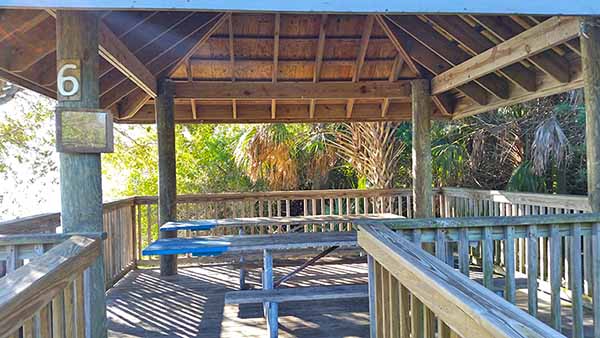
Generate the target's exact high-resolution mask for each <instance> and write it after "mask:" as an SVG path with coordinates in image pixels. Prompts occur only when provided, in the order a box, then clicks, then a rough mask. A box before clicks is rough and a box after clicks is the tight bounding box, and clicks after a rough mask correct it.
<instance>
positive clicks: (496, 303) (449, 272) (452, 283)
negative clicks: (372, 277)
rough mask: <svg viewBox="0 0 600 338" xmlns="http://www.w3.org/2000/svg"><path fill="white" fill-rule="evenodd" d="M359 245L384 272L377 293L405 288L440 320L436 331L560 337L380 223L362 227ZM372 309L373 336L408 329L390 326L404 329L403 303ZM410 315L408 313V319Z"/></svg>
mask: <svg viewBox="0 0 600 338" xmlns="http://www.w3.org/2000/svg"><path fill="white" fill-rule="evenodd" d="M358 243H359V245H360V246H361V247H362V248H363V249H364V250H365V251H366V252H367V253H368V254H369V255H370V256H371V257H372V258H373V259H374V260H375V261H376V262H377V264H379V265H380V266H381V267H383V269H385V271H384V277H383V278H384V279H383V281H381V285H382V286H383V288H382V289H380V291H379V292H384V293H386V292H387V293H386V294H387V295H391V294H394V295H398V293H399V292H400V293H402V292H403V290H399V289H400V288H405V289H407V290H408V292H410V293H411V294H412V295H413V296H414V297H416V298H417V299H418V300H419V301H420V302H421V303H422V304H423V305H425V306H426V307H427V308H428V309H429V310H430V311H432V312H433V313H434V314H435V316H437V317H438V319H440V320H441V321H442V322H443V324H444V325H438V327H439V328H440V330H441V329H442V328H444V327H446V326H447V327H448V328H449V329H451V330H453V331H454V332H456V333H458V335H459V336H461V337H465V338H470V337H473V338H479V337H530V338H532V337H539V338H552V337H557V338H558V337H564V336H563V335H562V334H560V333H559V332H557V331H555V330H553V329H551V328H550V327H548V326H547V325H545V324H543V323H542V322H540V321H538V320H537V319H535V318H534V317H532V316H529V315H527V314H526V313H524V312H523V311H522V310H520V309H519V308H517V307H516V306H514V305H512V304H510V303H508V302H507V301H505V300H504V299H502V298H500V297H498V296H497V295H495V294H494V293H493V292H491V291H490V290H487V289H486V288H485V287H483V286H481V285H479V284H477V283H476V282H474V281H472V280H470V279H469V278H467V277H466V276H464V275H461V274H460V273H458V272H457V271H455V270H454V269H453V268H452V267H450V266H448V265H446V264H444V263H443V261H441V260H438V259H436V258H435V257H433V256H431V255H430V254H428V253H427V252H425V251H424V250H422V249H421V248H420V247H417V246H416V245H414V244H413V243H411V242H409V241H408V240H405V239H403V238H402V237H401V236H399V235H398V234H396V233H394V232H393V231H392V230H390V229H388V228H387V227H385V226H383V225H381V224H375V225H373V224H361V225H360V226H359V231H358ZM386 276H387V277H390V279H389V280H386V279H385V278H386ZM379 278H381V277H379ZM398 284H399V285H398ZM376 292H377V291H376ZM390 297H391V296H390ZM393 298H394V300H395V299H396V298H399V297H397V296H394V297H393ZM400 298H401V297H400ZM383 299H384V300H386V299H389V297H385V296H384V297H383ZM405 299H406V298H405ZM386 301H387V300H386ZM376 308H377V315H379V316H380V317H378V318H377V323H378V327H377V329H378V336H379V330H382V331H387V330H396V329H399V330H403V329H405V330H407V328H406V327H404V328H402V327H400V328H398V327H397V325H395V324H396V323H399V322H400V321H401V320H402V322H403V323H404V325H405V326H406V325H408V323H407V322H406V320H404V319H405V318H406V317H405V316H407V315H408V312H407V313H402V312H403V311H402V309H406V310H408V306H406V304H404V306H402V305H400V306H398V305H397V304H396V305H394V304H390V305H384V304H381V306H377V307H376ZM388 309H389V311H388V312H387V313H384V312H385V311H386V310H388ZM413 309H414V308H413ZM417 312H418V311H417ZM415 315H416V314H415V311H414V310H413V311H412V312H411V316H415ZM403 316H404V317H403ZM417 316H418V315H417ZM401 317H403V318H401ZM410 320H423V319H422V318H409V321H410ZM393 321H396V323H394V322H393Z"/></svg>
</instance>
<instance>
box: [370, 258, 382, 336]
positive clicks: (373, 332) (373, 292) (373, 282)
mask: <svg viewBox="0 0 600 338" xmlns="http://www.w3.org/2000/svg"><path fill="white" fill-rule="evenodd" d="M376 264H377V262H375V259H373V256H371V255H367V267H368V278H369V280H368V283H369V284H368V286H369V333H370V334H369V336H370V338H375V337H377V317H378V316H379V313H378V312H377V310H378V307H377V277H376V273H377V269H376V267H375V266H376Z"/></svg>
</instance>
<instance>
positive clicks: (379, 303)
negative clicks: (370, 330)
mask: <svg viewBox="0 0 600 338" xmlns="http://www.w3.org/2000/svg"><path fill="white" fill-rule="evenodd" d="M382 269H383V268H382V266H381V264H379V263H378V262H377V261H375V290H376V291H375V307H376V309H377V310H376V315H375V320H376V329H375V330H376V332H377V337H382V338H383V337H384V330H383V325H384V318H383V316H384V315H383V302H384V301H385V299H384V298H383V281H382V280H381V275H382Z"/></svg>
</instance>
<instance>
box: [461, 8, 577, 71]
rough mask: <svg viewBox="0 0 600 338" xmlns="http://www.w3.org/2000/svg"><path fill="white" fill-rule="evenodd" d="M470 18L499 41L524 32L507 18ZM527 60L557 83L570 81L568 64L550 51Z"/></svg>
mask: <svg viewBox="0 0 600 338" xmlns="http://www.w3.org/2000/svg"><path fill="white" fill-rule="evenodd" d="M470 18H471V19H473V20H475V21H476V22H477V23H479V24H480V25H481V26H483V27H484V28H485V29H486V30H487V31H488V32H490V33H492V34H493V35H494V36H495V37H496V38H497V39H499V40H500V41H506V40H509V39H511V38H512V37H514V36H515V35H517V34H519V33H522V32H524V31H525V29H524V28H522V27H520V26H518V25H515V24H514V22H513V21H512V20H511V19H510V18H507V17H500V16H499V17H492V16H470ZM527 60H529V61H530V62H531V63H533V64H534V65H535V66H536V67H537V68H539V69H541V70H542V71H543V72H545V73H546V74H548V75H550V76H551V77H553V78H554V79H556V80H557V81H560V82H562V83H567V82H569V81H570V74H569V62H568V61H567V60H566V59H565V58H563V57H561V56H560V55H558V54H556V53H555V52H554V51H552V50H548V51H545V52H542V53H540V54H536V55H533V56H532V57H530V58H529V59H527Z"/></svg>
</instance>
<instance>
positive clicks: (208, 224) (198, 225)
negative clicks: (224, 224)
mask: <svg viewBox="0 0 600 338" xmlns="http://www.w3.org/2000/svg"><path fill="white" fill-rule="evenodd" d="M216 226H217V222H216V221H215V220H200V221H178V222H167V223H165V224H163V225H162V226H161V227H160V231H177V230H192V231H201V230H211V229H212V228H214V227H216Z"/></svg>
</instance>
